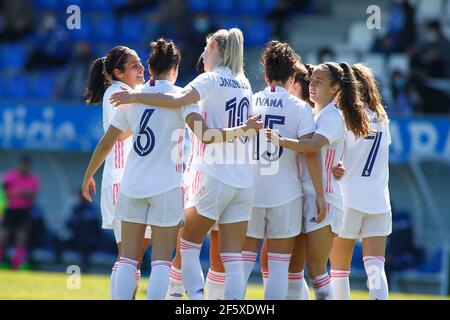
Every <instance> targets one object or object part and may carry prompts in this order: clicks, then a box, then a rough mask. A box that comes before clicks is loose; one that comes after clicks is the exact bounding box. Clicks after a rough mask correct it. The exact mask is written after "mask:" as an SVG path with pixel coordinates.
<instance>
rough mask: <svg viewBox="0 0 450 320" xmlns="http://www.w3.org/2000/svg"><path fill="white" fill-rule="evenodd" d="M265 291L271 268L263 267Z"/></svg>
mask: <svg viewBox="0 0 450 320" xmlns="http://www.w3.org/2000/svg"><path fill="white" fill-rule="evenodd" d="M261 275H262V279H263V287H264V291H265V290H266V286H267V280H268V279H269V269H264V268H261Z"/></svg>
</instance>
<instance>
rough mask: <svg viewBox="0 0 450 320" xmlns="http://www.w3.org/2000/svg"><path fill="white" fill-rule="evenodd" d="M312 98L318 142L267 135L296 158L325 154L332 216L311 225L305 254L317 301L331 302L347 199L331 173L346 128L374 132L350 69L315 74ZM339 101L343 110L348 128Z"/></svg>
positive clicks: (328, 66) (327, 68)
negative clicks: (331, 270) (334, 251)
mask: <svg viewBox="0 0 450 320" xmlns="http://www.w3.org/2000/svg"><path fill="white" fill-rule="evenodd" d="M309 92H310V97H311V100H312V101H313V102H314V116H315V121H316V126H317V130H316V132H315V133H314V135H313V137H312V138H311V139H307V140H297V139H287V138H284V137H279V135H276V133H274V132H273V131H272V130H270V129H266V136H267V137H268V139H269V140H271V141H272V143H275V144H278V145H281V146H282V147H286V148H291V149H293V150H295V151H297V152H304V153H309V152H312V151H316V150H321V152H322V170H323V172H324V173H325V175H324V176H325V177H324V178H325V179H324V185H325V200H326V202H327V205H328V212H327V215H326V217H325V219H324V220H323V221H322V222H320V223H318V222H317V217H314V216H312V217H311V219H309V217H308V218H307V219H306V221H305V231H306V233H307V249H306V252H307V266H308V273H309V275H310V277H311V279H312V283H313V286H314V289H315V292H316V299H330V298H332V291H331V287H330V281H331V279H330V276H329V274H328V272H327V261H328V257H329V254H330V251H331V246H332V243H333V238H334V235H335V234H337V233H338V231H339V227H340V223H341V219H342V195H341V192H340V189H339V186H338V185H337V182H336V181H335V179H334V177H332V175H331V168H333V167H335V166H336V165H337V163H338V161H339V159H341V157H342V153H343V147H344V139H345V126H347V128H348V129H349V130H351V131H352V132H354V134H355V135H356V136H364V135H366V134H368V133H369V132H370V125H369V122H368V119H367V116H366V114H365V113H364V110H363V105H362V103H361V100H360V97H359V92H358V91H357V86H356V81H355V79H354V77H353V73H352V72H351V70H350V67H349V66H348V65H347V64H345V63H342V64H340V65H339V64H336V63H331V62H330V63H325V64H321V65H319V66H318V67H317V68H316V69H315V70H314V72H313V74H312V79H311V84H310V90H309ZM334 101H336V104H337V106H338V107H339V108H340V109H341V110H342V113H343V115H344V119H345V124H344V122H343V119H342V117H341V114H340V112H339V110H338V109H337V107H336V106H335V104H334ZM274 138H275V139H274Z"/></svg>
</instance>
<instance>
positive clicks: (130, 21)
mask: <svg viewBox="0 0 450 320" xmlns="http://www.w3.org/2000/svg"><path fill="white" fill-rule="evenodd" d="M118 27H119V28H118V33H119V38H120V40H121V41H124V42H137V41H139V40H140V38H141V37H142V36H143V31H144V25H143V23H142V20H141V19H139V18H138V17H136V16H133V15H127V16H124V17H122V18H121V19H120V21H119V25H118Z"/></svg>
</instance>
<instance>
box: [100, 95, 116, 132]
mask: <svg viewBox="0 0 450 320" xmlns="http://www.w3.org/2000/svg"><path fill="white" fill-rule="evenodd" d="M109 97H110V95H108V96H106V95H105V96H104V97H103V105H102V109H103V129H104V131H105V132H106V130H107V129H108V127H109V125H110V124H111V119H112V118H113V116H114V112H115V108H114V107H113V105H112V104H111V103H110V102H109Z"/></svg>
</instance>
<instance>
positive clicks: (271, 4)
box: [262, 0, 277, 13]
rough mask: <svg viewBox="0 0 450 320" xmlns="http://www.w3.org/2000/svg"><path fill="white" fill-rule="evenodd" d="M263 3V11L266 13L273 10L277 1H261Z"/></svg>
mask: <svg viewBox="0 0 450 320" xmlns="http://www.w3.org/2000/svg"><path fill="white" fill-rule="evenodd" d="M262 1H263V9H264V11H265V12H266V13H267V12H269V11H271V10H272V9H273V8H275V6H276V4H277V0H262Z"/></svg>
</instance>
